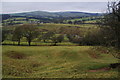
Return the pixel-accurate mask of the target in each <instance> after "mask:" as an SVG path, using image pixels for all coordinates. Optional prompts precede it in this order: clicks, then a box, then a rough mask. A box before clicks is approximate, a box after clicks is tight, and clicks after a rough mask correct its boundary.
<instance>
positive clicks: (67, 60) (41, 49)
mask: <svg viewBox="0 0 120 80" xmlns="http://www.w3.org/2000/svg"><path fill="white" fill-rule="evenodd" d="M94 48H95V46H94V47H92V46H3V47H2V50H3V52H2V53H3V56H2V57H3V61H2V62H3V71H2V72H3V78H117V77H118V71H117V69H107V68H108V67H109V64H111V63H117V62H118V60H117V59H116V58H114V57H113V56H112V55H111V54H110V53H112V52H113V51H114V50H112V49H111V51H110V52H109V53H106V50H107V48H105V47H100V48H99V49H96V50H94Z"/></svg>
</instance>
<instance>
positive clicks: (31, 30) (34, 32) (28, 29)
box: [23, 24, 39, 46]
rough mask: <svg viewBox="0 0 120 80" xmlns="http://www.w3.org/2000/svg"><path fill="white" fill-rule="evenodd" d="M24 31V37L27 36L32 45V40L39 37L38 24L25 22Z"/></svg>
mask: <svg viewBox="0 0 120 80" xmlns="http://www.w3.org/2000/svg"><path fill="white" fill-rule="evenodd" d="M23 33H24V37H26V39H27V41H28V44H29V46H30V45H31V42H32V40H33V39H35V38H37V37H38V35H39V29H38V28H37V27H36V25H33V24H25V25H24V30H23Z"/></svg>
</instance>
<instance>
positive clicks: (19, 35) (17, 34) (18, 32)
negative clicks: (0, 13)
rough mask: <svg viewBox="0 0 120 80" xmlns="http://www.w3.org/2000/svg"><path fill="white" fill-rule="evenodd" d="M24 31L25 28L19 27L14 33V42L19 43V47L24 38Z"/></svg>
mask: <svg viewBox="0 0 120 80" xmlns="http://www.w3.org/2000/svg"><path fill="white" fill-rule="evenodd" d="M23 29H24V26H23V25H22V26H17V27H16V28H15V30H14V32H13V37H12V40H15V41H18V45H20V40H21V38H22V37H23Z"/></svg>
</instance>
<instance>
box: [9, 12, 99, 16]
mask: <svg viewBox="0 0 120 80" xmlns="http://www.w3.org/2000/svg"><path fill="white" fill-rule="evenodd" d="M10 15H12V16H33V17H83V16H87V17H90V16H99V15H101V14H99V13H86V12H69V11H67V12H45V11H33V12H24V13H15V14H10Z"/></svg>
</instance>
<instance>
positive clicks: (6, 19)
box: [0, 11, 102, 25]
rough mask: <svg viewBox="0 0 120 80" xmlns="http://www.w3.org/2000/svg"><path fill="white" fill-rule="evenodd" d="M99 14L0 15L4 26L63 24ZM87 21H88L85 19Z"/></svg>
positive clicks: (39, 12)
mask: <svg viewBox="0 0 120 80" xmlns="http://www.w3.org/2000/svg"><path fill="white" fill-rule="evenodd" d="M101 15H102V14H100V13H86V12H72V11H67V12H45V11H33V12H23V13H12V14H2V15H0V16H2V23H4V24H5V25H6V24H7V25H13V24H23V23H28V22H31V21H32V22H34V21H39V22H43V23H63V22H65V21H67V20H71V19H83V18H84V17H95V16H96V17H98V16H101ZM87 20H88V19H87Z"/></svg>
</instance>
